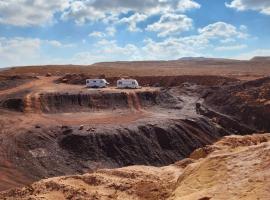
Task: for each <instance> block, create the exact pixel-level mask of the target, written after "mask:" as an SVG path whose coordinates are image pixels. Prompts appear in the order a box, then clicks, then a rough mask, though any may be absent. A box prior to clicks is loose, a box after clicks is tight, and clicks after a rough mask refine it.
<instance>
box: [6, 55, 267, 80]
mask: <svg viewBox="0 0 270 200" xmlns="http://www.w3.org/2000/svg"><path fill="white" fill-rule="evenodd" d="M269 66H270V61H269V59H256V58H255V59H252V60H250V61H239V60H230V59H227V60H226V59H206V60H175V61H137V62H105V63H96V64H93V65H86V66H81V65H48V66H30V67H29V66H28V67H16V68H11V69H8V70H6V71H3V72H1V74H5V75H17V74H20V75H23V74H24V75H46V74H47V73H52V74H53V75H60V76H62V75H63V74H66V73H68V74H87V75H93V76H99V75H101V74H103V75H105V76H106V77H118V76H121V77H122V76H180V75H181V76H182V75H193V76H194V75H208V76H209V75H213V76H227V77H232V78H238V79H242V80H251V79H256V78H261V77H264V76H269V75H270V68H269Z"/></svg>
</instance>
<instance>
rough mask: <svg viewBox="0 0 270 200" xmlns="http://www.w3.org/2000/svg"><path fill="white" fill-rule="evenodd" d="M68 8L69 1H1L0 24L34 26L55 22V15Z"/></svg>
mask: <svg viewBox="0 0 270 200" xmlns="http://www.w3.org/2000/svg"><path fill="white" fill-rule="evenodd" d="M67 6H68V0H58V1H54V0H38V1H34V0H8V1H3V0H1V1H0V23H2V24H10V25H14V26H33V25H42V24H44V23H51V22H53V20H54V19H53V18H54V14H55V13H56V12H61V11H63V10H64V9H65V8H67Z"/></svg>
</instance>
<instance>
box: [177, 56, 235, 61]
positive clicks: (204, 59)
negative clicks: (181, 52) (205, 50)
mask: <svg viewBox="0 0 270 200" xmlns="http://www.w3.org/2000/svg"><path fill="white" fill-rule="evenodd" d="M178 60H179V61H197V62H201V61H234V60H232V59H226V58H206V57H182V58H180V59H178Z"/></svg>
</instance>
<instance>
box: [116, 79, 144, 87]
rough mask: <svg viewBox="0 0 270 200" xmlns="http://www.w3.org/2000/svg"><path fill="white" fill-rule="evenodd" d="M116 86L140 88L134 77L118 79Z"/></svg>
mask: <svg viewBox="0 0 270 200" xmlns="http://www.w3.org/2000/svg"><path fill="white" fill-rule="evenodd" d="M117 88H131V89H136V88H141V87H140V86H139V84H138V82H137V81H136V80H135V79H120V80H118V81H117Z"/></svg>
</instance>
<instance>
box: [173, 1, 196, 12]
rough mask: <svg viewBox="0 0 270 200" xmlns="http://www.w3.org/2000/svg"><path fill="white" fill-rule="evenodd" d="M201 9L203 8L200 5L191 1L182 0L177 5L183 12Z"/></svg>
mask: <svg viewBox="0 0 270 200" xmlns="http://www.w3.org/2000/svg"><path fill="white" fill-rule="evenodd" d="M200 7H201V5H200V4H198V3H197V2H195V1H191V0H180V1H179V2H178V5H177V8H178V10H179V11H182V12H185V11H187V10H191V9H198V8H200Z"/></svg>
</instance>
